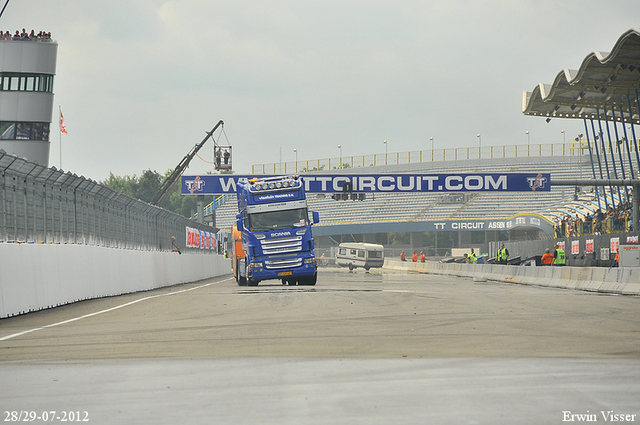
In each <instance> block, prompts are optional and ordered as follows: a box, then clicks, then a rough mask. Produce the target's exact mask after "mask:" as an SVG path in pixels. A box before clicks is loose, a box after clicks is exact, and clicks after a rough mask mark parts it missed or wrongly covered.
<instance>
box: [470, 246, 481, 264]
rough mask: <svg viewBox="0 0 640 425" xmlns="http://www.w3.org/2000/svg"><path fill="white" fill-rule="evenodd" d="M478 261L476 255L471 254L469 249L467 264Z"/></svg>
mask: <svg viewBox="0 0 640 425" xmlns="http://www.w3.org/2000/svg"><path fill="white" fill-rule="evenodd" d="M476 261H478V257H476V253H475V252H473V248H471V254H469V255H467V263H469V264H473V263H475V262H476Z"/></svg>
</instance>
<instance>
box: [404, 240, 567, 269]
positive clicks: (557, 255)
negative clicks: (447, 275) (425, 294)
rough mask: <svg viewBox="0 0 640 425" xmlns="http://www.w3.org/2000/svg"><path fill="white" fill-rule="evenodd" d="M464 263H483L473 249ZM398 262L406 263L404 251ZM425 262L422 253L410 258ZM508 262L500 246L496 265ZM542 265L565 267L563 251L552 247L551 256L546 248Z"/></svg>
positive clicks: (504, 251)
mask: <svg viewBox="0 0 640 425" xmlns="http://www.w3.org/2000/svg"><path fill="white" fill-rule="evenodd" d="M464 258H465V261H466V262H467V263H469V264H474V263H475V264H480V263H483V260H482V259H481V258H479V257H478V256H477V255H476V253H475V252H474V250H473V248H471V252H470V253H469V254H464ZM400 260H402V261H407V258H406V256H405V254H404V251H402V252H401V253H400ZM418 260H419V261H421V262H423V263H424V262H425V260H426V255H425V254H424V252H420V256H418V252H417V251H413V255H412V256H411V261H412V262H414V263H415V262H417V261H418ZM508 260H509V250H508V249H507V248H505V246H504V244H503V243H502V244H500V249H499V250H498V253H497V255H496V264H507V263H508ZM542 265H544V266H564V265H566V254H565V252H564V249H562V248H561V247H560V246H559V245H558V244H556V245H555V246H554V250H553V254H551V250H550V249H549V248H547V249H546V250H545V253H544V255H543V256H542Z"/></svg>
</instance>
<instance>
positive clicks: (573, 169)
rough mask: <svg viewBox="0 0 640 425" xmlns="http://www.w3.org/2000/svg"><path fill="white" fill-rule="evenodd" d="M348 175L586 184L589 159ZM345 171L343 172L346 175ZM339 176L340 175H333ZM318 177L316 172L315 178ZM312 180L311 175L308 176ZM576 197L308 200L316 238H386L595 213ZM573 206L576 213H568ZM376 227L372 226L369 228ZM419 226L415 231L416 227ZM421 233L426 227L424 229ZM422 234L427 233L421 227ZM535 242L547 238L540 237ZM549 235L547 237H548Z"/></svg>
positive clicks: (219, 218) (558, 191) (229, 217)
mask: <svg viewBox="0 0 640 425" xmlns="http://www.w3.org/2000/svg"><path fill="white" fill-rule="evenodd" d="M347 170H348V171H349V172H350V173H376V174H384V173H394V174H397V173H402V172H414V173H431V174H438V173H440V174H446V173H452V174H468V173H479V172H482V173H492V172H494V173H497V172H500V173H504V172H509V173H523V172H532V171H535V172H540V173H550V174H551V176H552V178H572V179H576V178H590V177H592V169H591V163H590V161H589V156H588V155H574V156H549V157H516V158H493V159H469V160H458V161H435V162H431V161H428V162H420V163H411V164H394V165H383V166H375V167H359V168H349V169H347ZM347 170H345V171H347ZM333 171H339V170H333ZM316 173H319V172H316ZM307 174H309V175H313V174H314V173H313V172H312V173H307ZM590 190H591V189H590V188H589V189H587V191H585V192H582V191H581V192H579V193H578V198H577V200H574V198H575V195H576V192H575V188H573V187H552V189H551V191H549V192H537V193H519V192H509V193H498V192H478V193H468V194H461V193H451V194H446V193H445V194H443V193H393V194H391V193H374V194H367V197H366V198H365V199H364V200H362V201H361V200H344V201H336V200H334V199H332V198H330V197H328V196H326V195H324V194H318V195H315V194H310V195H309V198H308V204H309V209H311V210H314V211H318V212H319V213H320V217H321V223H320V224H319V225H318V226H316V227H315V229H316V230H315V232H316V233H318V234H320V235H341V234H345V233H348V234H367V233H384V232H387V231H397V232H403V231H405V232H415V231H417V230H416V229H419V228H420V227H421V226H419V224H421V223H422V224H426V223H429V222H440V221H443V220H444V221H446V220H457V221H460V220H492V219H508V218H510V217H513V216H515V215H518V214H538V215H540V216H541V217H542V218H544V219H546V220H547V221H548V222H550V223H551V222H552V221H553V219H554V217H557V216H559V215H560V214H563V215H576V214H579V213H580V212H581V211H584V213H583V215H584V214H587V213H589V212H591V213H592V212H593V211H595V210H596V209H598V204H597V199H596V198H595V196H594V194H593V193H591V192H590ZM571 204H576V205H579V207H577V206H576V207H575V208H576V209H571V208H569V209H566V208H565V207H566V206H567V205H571ZM236 209H237V206H236V204H235V197H234V196H228V197H227V201H226V202H225V203H224V204H223V205H222V206H220V207H218V209H217V211H216V226H217V227H219V228H220V229H223V230H224V229H227V228H230V227H231V226H232V225H233V223H234V221H235V214H236ZM373 224H375V225H373ZM416 224H418V226H416ZM422 227H424V226H422ZM424 229H425V230H426V229H427V227H424ZM536 235H537V236H536V237H545V236H544V235H538V234H537V233H536ZM550 236H551V235H548V236H546V237H550Z"/></svg>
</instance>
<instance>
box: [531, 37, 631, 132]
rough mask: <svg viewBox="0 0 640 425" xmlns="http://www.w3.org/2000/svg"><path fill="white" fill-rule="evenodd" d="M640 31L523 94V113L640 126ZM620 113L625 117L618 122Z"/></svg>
mask: <svg viewBox="0 0 640 425" xmlns="http://www.w3.org/2000/svg"><path fill="white" fill-rule="evenodd" d="M638 91H640V29H637V28H632V29H630V30H628V31H626V32H625V33H624V34H622V35H621V36H620V38H619V39H618V41H617V42H616V43H615V45H614V46H613V49H612V50H611V52H598V51H593V52H591V53H590V54H588V55H587V56H586V57H585V58H584V60H583V61H582V65H580V68H579V69H577V70H575V69H564V70H562V71H560V72H559V73H558V75H557V76H556V78H555V80H554V81H553V83H552V84H544V83H540V84H539V85H538V86H536V87H535V88H534V89H533V91H531V92H524V96H523V101H522V112H523V113H524V114H525V115H535V116H543V117H548V118H547V119H550V118H555V117H558V118H574V119H585V118H586V119H598V114H600V119H605V116H604V114H603V111H604V108H605V107H606V119H607V120H608V121H613V120H614V118H613V116H612V115H613V114H612V113H611V109H612V107H615V109H614V111H613V112H614V113H615V116H616V117H615V121H624V122H630V117H629V109H631V111H632V112H631V115H632V116H631V119H632V120H633V122H634V123H636V124H640V116H639V115H638V107H637V106H635V107H634V106H633V105H634V101H635V102H636V103H637V102H638V96H639V94H638ZM621 110H622V114H623V115H624V116H623V117H622V119H621V116H620V115H621Z"/></svg>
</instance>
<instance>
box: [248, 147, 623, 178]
mask: <svg viewBox="0 0 640 425" xmlns="http://www.w3.org/2000/svg"><path fill="white" fill-rule="evenodd" d="M616 149H617V147H614V151H615V152H617V150H616ZM588 151H589V146H588V144H587V143H586V142H570V143H548V144H526V145H509V146H478V147H466V148H451V149H431V150H419V151H406V152H390V153H379V154H369V155H359V156H340V157H337V158H335V157H334V158H324V159H314V160H305V161H285V162H278V163H268V164H255V165H252V167H251V173H252V174H280V173H282V174H287V173H304V172H310V171H323V170H335V169H341V168H362V167H375V166H382V165H400V164H414V163H420V162H435V161H460V160H470V159H491V158H519V157H543V156H579V155H584V154H588Z"/></svg>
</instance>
